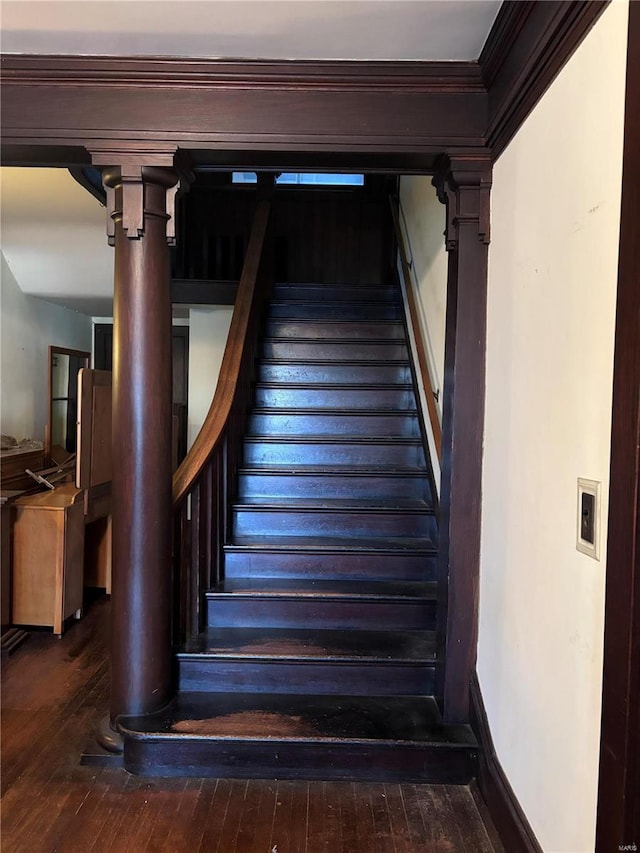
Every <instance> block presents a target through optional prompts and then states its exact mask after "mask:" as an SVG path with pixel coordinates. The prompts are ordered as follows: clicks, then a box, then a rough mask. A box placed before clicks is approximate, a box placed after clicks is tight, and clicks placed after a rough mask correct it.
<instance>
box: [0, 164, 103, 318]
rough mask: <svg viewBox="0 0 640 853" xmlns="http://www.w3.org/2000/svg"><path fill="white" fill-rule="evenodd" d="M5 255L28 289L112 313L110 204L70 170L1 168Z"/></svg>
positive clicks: (81, 307) (79, 307)
mask: <svg viewBox="0 0 640 853" xmlns="http://www.w3.org/2000/svg"><path fill="white" fill-rule="evenodd" d="M0 179H1V207H0V211H1V223H2V253H3V254H4V256H5V259H6V261H7V263H8V265H9V267H10V268H11V272H12V273H13V275H14V277H15V279H16V281H17V282H18V284H19V285H20V288H21V290H22V291H23V292H24V293H28V294H29V295H31V296H41V297H44V298H45V299H47V300H49V301H51V302H56V303H58V304H60V305H63V306H64V307H65V308H72V309H73V310H76V311H81V312H82V313H84V314H88V315H90V316H110V315H111V313H112V307H111V302H112V297H113V249H111V248H110V247H109V246H108V244H107V236H106V211H105V208H104V207H102V205H101V204H100V203H99V202H98V201H97V200H96V199H95V198H94V197H93V196H92V195H90V194H89V193H88V192H87V191H86V190H85V189H84V188H83V187H81V186H80V184H79V183H77V181H75V180H74V179H73V178H72V177H71V175H70V173H69V172H68V171H67V169H24V168H8V167H3V168H2V169H0Z"/></svg>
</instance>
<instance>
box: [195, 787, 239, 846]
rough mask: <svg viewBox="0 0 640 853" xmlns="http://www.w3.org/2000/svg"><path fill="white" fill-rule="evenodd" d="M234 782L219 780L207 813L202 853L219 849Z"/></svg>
mask: <svg viewBox="0 0 640 853" xmlns="http://www.w3.org/2000/svg"><path fill="white" fill-rule="evenodd" d="M232 787H233V780H231V779H219V780H218V784H217V785H216V789H215V791H214V792H213V796H212V798H211V804H210V807H209V810H208V812H207V816H206V820H205V825H204V832H203V834H202V838H201V839H200V844H199V846H198V850H199V851H200V853H214V851H216V850H217V849H218V841H219V840H220V835H221V830H222V825H223V823H224V819H225V815H226V813H227V808H228V807H229V798H230V796H231V789H232Z"/></svg>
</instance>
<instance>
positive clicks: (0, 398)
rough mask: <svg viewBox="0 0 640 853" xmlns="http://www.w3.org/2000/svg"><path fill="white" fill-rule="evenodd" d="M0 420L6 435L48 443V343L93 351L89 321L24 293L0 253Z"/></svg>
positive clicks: (83, 316) (85, 317) (80, 315)
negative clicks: (46, 441) (0, 338)
mask: <svg viewBox="0 0 640 853" xmlns="http://www.w3.org/2000/svg"><path fill="white" fill-rule="evenodd" d="M1 262H2V270H1V279H2V287H1V297H0V329H1V337H2V342H1V355H0V377H1V378H0V407H1V410H0V418H1V425H2V426H1V428H2V432H3V433H4V434H8V435H13V436H15V437H16V438H17V439H18V440H21V439H23V438H34V439H38V440H40V441H44V431H45V424H46V422H47V371H48V348H49V345H50V344H53V345H55V346H59V347H64V348H68V349H78V350H86V351H87V352H91V337H92V332H91V320H90V318H89V317H87V316H85V315H84V314H78V313H77V312H75V311H69V310H67V309H66V308H62V307H61V306H59V305H53V304H52V303H50V302H46V301H45V300H44V299H38V298H36V297H33V296H27V295H26V294H24V293H23V292H22V291H21V290H20V288H19V286H18V283H17V282H16V280H15V277H14V275H13V273H12V272H11V269H10V268H9V265H8V264H7V262H6V260H5V258H4V255H2V256H1Z"/></svg>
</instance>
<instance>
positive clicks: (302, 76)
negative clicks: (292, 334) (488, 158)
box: [3, 56, 486, 154]
mask: <svg viewBox="0 0 640 853" xmlns="http://www.w3.org/2000/svg"><path fill="white" fill-rule="evenodd" d="M25 103H28V104H29V109H25ZM485 123H486V93H485V92H484V89H483V86H482V82H481V79H480V72H479V69H478V67H477V65H476V64H475V63H470V62H463V63H453V62H452V63H427V64H424V63H403V62H398V63H392V62H387V63H366V64H364V63H352V62H336V63H331V62H295V63H293V62H286V61H282V62H270V63H264V62H247V61H244V62H220V61H215V60H211V61H207V60H176V59H142V58H141V59H113V58H104V57H25V56H5V57H3V137H4V141H5V143H6V144H24V145H32V144H34V143H40V144H43V145H53V146H61V145H63V146H64V145H76V146H86V147H88V148H89V149H91V148H92V147H94V146H95V145H96V143H98V144H99V142H100V141H101V142H102V143H103V145H102V147H104V144H105V143H108V144H107V147H111V148H113V145H114V144H117V143H118V142H122V141H124V142H126V143H129V144H130V141H131V140H132V139H133V138H135V139H136V141H137V144H138V145H139V146H140V149H144V148H147V147H149V145H150V143H153V144H157V143H159V142H160V141H161V140H162V142H163V143H164V144H173V145H178V146H180V147H182V148H197V149H200V150H206V149H209V148H213V149H215V148H218V149H231V150H233V149H242V148H247V147H253V148H260V149H262V150H266V149H269V150H281V151H306V152H314V151H319V150H322V151H327V152H329V151H360V152H368V151H376V152H393V151H396V152H397V151H405V152H409V153H413V154H426V153H427V152H428V151H431V152H432V153H433V152H434V151H436V152H437V151H441V150H442V149H443V148H447V147H448V146H453V147H454V148H456V149H457V148H460V147H468V146H475V145H481V144H482V139H483V133H484V127H485ZM160 128H162V130H159V129H160ZM399 128H402V133H398V130H399ZM151 147H153V145H151Z"/></svg>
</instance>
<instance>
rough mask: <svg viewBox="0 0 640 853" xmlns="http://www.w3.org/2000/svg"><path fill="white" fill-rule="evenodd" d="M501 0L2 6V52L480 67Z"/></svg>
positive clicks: (202, 0) (68, 0)
mask: <svg viewBox="0 0 640 853" xmlns="http://www.w3.org/2000/svg"><path fill="white" fill-rule="evenodd" d="M500 5H501V0H81V2H79V0H45V1H44V2H43V0H3V2H2V45H1V46H2V51H3V52H5V53H56V54H94V55H95V54H98V55H100V54H102V55H113V56H135V55H147V56H148V55H158V56H160V55H164V56H191V57H217V58H245V59H260V58H268V59H358V60H367V59H368V60H376V59H377V60H387V59H416V60H463V59H477V58H478V55H479V53H480V50H481V48H482V45H483V44H484V41H485V39H486V37H487V34H488V33H489V30H490V29H491V25H492V23H493V21H494V19H495V16H496V14H497V12H498V8H499V7H500Z"/></svg>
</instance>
